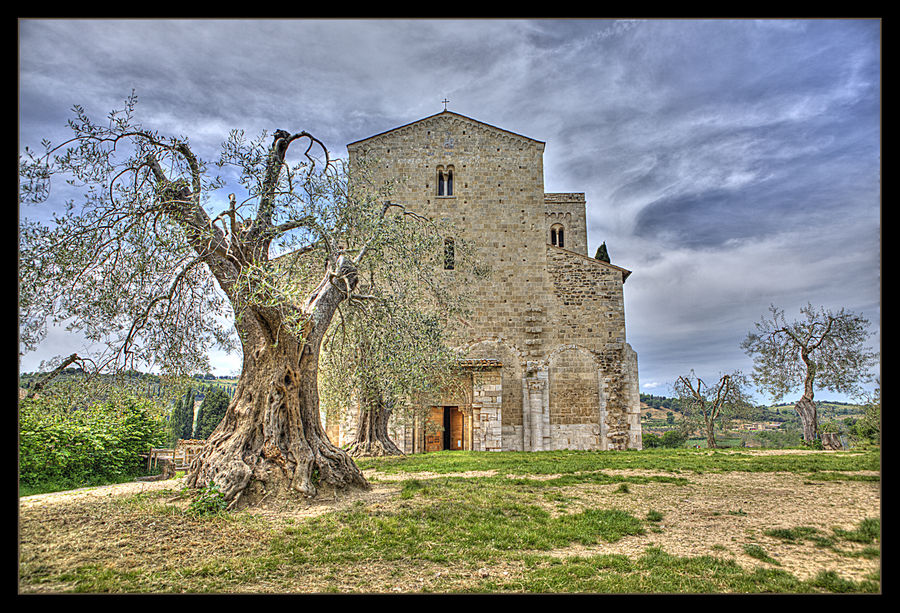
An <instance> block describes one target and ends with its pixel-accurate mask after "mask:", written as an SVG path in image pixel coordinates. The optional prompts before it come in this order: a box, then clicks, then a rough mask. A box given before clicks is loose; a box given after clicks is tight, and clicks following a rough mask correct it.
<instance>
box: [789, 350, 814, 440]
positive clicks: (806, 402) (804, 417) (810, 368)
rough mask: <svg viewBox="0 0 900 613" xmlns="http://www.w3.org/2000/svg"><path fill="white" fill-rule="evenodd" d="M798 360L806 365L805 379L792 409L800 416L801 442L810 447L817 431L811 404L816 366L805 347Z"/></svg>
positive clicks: (812, 404)
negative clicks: (800, 393) (800, 394)
mask: <svg viewBox="0 0 900 613" xmlns="http://www.w3.org/2000/svg"><path fill="white" fill-rule="evenodd" d="M800 358H801V359H802V360H803V362H804V364H806V378H805V380H804V382H803V396H801V397H800V400H798V401H797V404H796V405H794V408H795V409H796V410H797V414H798V415H800V424H801V426H802V427H803V441H804V442H805V443H806V444H807V445H811V444H813V443H814V442H815V440H816V437H817V435H818V429H819V424H818V420H817V417H816V403H814V402H813V394H814V387H813V386H814V383H815V379H816V365H815V362H813V361H812V359H811V358H810V356H809V351H808V350H807V349H806V348H805V347H804V348H803V349H801V351H800Z"/></svg>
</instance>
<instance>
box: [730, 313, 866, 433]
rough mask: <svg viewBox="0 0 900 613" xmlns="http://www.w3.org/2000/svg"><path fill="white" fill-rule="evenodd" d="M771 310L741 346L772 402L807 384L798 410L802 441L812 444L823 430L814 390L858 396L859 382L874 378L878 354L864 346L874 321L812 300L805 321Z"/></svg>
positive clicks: (755, 376)
mask: <svg viewBox="0 0 900 613" xmlns="http://www.w3.org/2000/svg"><path fill="white" fill-rule="evenodd" d="M769 313H770V315H769V317H768V318H763V319H762V320H761V321H759V322H757V323H756V331H754V332H750V333H749V334H747V337H746V338H745V339H744V341H743V342H742V343H741V347H742V348H743V349H744V351H745V352H746V353H747V354H748V355H750V356H751V357H752V358H753V361H754V367H753V381H754V383H755V384H756V385H757V386H758V387H760V388H761V389H763V390H764V391H766V392H768V393H770V394H771V395H772V397H773V402H777V401H779V400H780V399H781V398H783V397H784V396H785V395H786V394H788V393H790V392H791V391H792V390H794V389H796V388H797V387H798V386H800V385H802V387H803V394H802V396H801V397H800V400H798V401H797V403H796V405H795V409H796V410H797V413H798V414H799V416H800V421H801V424H802V427H803V440H804V442H805V443H807V444H812V443H813V442H814V441H815V440H816V437H817V430H818V422H817V417H816V405H815V402H813V397H814V393H815V389H816V388H817V387H818V388H824V389H828V390H831V391H836V392H842V393H848V394H859V393H860V392H861V389H860V384H861V383H864V382H867V381H870V380H871V379H872V375H871V373H870V372H869V369H870V368H871V367H872V366H873V365H874V364H875V363H876V361H877V355H876V354H875V353H873V352H872V351H869V350H868V349H867V348H866V347H865V346H864V344H865V342H866V340H867V339H868V337H869V336H870V332H869V331H868V326H869V321H868V320H867V319H865V318H864V317H862V316H861V315H857V314H855V313H852V312H849V311H846V310H845V309H841V310H840V311H837V312H834V311H831V310H828V309H824V308H819V309H817V308H815V307H813V306H812V305H811V304H807V305H806V306H804V307H802V308H801V309H800V313H801V314H802V315H803V317H802V318H801V319H798V320H795V321H792V322H790V323H789V322H787V321H786V319H785V316H784V311H783V310H782V309H779V308H777V307H775V306H774V305H772V306H770V307H769Z"/></svg>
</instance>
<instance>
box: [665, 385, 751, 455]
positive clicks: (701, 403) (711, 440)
mask: <svg viewBox="0 0 900 613" xmlns="http://www.w3.org/2000/svg"><path fill="white" fill-rule="evenodd" d="M674 388H675V393H676V394H677V395H678V400H679V402H680V405H681V407H682V411H683V412H684V413H685V415H686V416H687V417H689V418H693V419H695V420H696V421H697V422H698V423H699V424H700V426H701V427H702V428H703V430H704V432H705V433H706V446H707V447H709V448H710V449H715V448H716V446H717V445H716V433H715V427H716V424H717V423H718V424H720V425H721V424H723V423H724V422H726V421H727V420H729V419H733V418H736V417H740V416H741V415H742V414H744V413H746V412H747V410H748V409H749V406H750V405H749V402H748V401H747V397H746V389H747V380H746V377H744V376H743V375H742V374H741V373H740V372H733V373H728V374H724V375H722V376H720V377H719V380H718V381H717V382H716V383H715V384H713V385H709V384H707V383H706V382H705V381H703V379H701V378H700V377H698V376H697V375H696V374H694V371H693V370H692V371H691V372H690V374H689V375H682V376H680V377H678V380H677V381H676V382H675V385H674Z"/></svg>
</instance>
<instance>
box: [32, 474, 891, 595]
mask: <svg viewBox="0 0 900 613" xmlns="http://www.w3.org/2000/svg"><path fill="white" fill-rule="evenodd" d="M604 472H607V473H609V474H619V475H653V474H657V473H653V472H649V471H635V470H629V471H624V470H622V471H604ZM485 474H490V473H485ZM854 474H857V475H858V474H862V473H858V472H857V473H854ZM366 476H367V478H369V479H370V481H371V482H372V486H373V487H372V489H371V490H370V491H368V492H364V493H356V494H352V495H348V494H342V495H340V496H339V497H338V498H337V499H334V500H323V501H318V502H315V503H312V504H309V505H307V506H304V507H299V508H298V507H296V506H295V507H293V508H292V509H291V510H290V511H285V509H284V508H279V507H275V506H265V505H262V506H260V507H257V508H254V509H253V510H252V511H251V512H252V513H253V514H254V515H260V516H266V517H267V519H270V520H278V521H279V522H280V521H291V520H296V519H299V518H302V517H304V516H311V515H315V514H318V513H324V512H327V511H330V510H335V509H338V508H343V507H346V506H348V505H351V504H353V503H354V502H356V501H358V500H361V499H362V500H363V501H365V502H366V503H367V504H372V505H378V506H380V507H383V508H387V509H389V508H390V507H391V506H392V505H394V504H397V503H398V502H399V497H398V493H399V484H398V483H397V481H398V480H400V479H409V478H417V479H427V478H429V477H434V476H448V475H430V474H427V473H416V474H410V473H404V474H403V475H401V476H392V475H387V474H379V473H377V472H374V471H367V472H366ZM468 476H471V477H477V476H478V474H476V473H471V474H469V475H468ZM667 476H671V475H670V474H669V475H667ZM683 476H686V477H687V478H688V481H689V483H688V484H687V485H677V486H676V485H672V484H668V483H658V482H650V483H646V484H635V483H629V484H628V490H629V491H628V493H627V494H621V493H616V490H617V488H618V484H610V485H579V486H572V487H570V488H567V489H566V495H567V496H568V497H569V499H570V503H569V504H568V506H567V509H566V512H576V511H577V510H578V507H585V508H587V507H592V508H615V509H621V510H623V511H628V512H630V513H632V514H633V515H634V516H635V517H638V518H641V519H643V518H644V517H646V515H647V513H648V512H649V511H651V510H652V511H656V512H657V513H659V514H661V515H662V520H661V521H660V522H659V523H658V524H657V525H658V530H648V531H647V532H646V534H643V535H640V536H627V537H624V538H622V539H621V540H619V541H618V542H615V543H604V544H600V545H593V546H582V545H577V546H576V545H573V546H571V547H567V548H564V549H559V550H556V551H554V552H552V555H556V556H572V555H596V554H624V555H627V556H629V557H638V556H640V555H641V554H642V553H643V552H644V551H645V550H646V549H647V548H648V547H651V546H657V547H660V548H662V549H663V550H664V551H666V552H667V553H670V554H673V555H677V556H699V555H715V556H719V557H726V558H733V559H734V560H735V561H736V562H737V563H738V564H740V565H741V566H744V567H746V568H753V567H756V566H765V567H768V568H773V567H774V566H773V565H772V563H770V562H763V561H760V560H758V559H755V558H753V557H751V556H749V555H747V554H746V553H745V552H744V546H745V545H747V544H756V545H759V546H761V547H762V548H763V549H764V550H765V552H766V553H767V554H768V555H769V556H771V557H772V558H774V559H775V560H777V562H778V566H777V568H780V569H782V570H784V571H787V572H789V573H791V574H793V575H794V576H796V577H797V578H798V579H809V578H811V577H813V576H815V575H817V574H818V573H820V572H821V571H823V570H832V571H834V572H836V573H837V574H839V575H840V576H841V577H843V578H845V579H851V580H853V581H860V580H863V579H866V578H867V577H868V576H870V575H871V574H872V573H873V572H875V571H877V570H878V569H879V567H880V564H881V562H880V559H879V558H876V559H867V558H863V557H850V556H847V555H841V554H840V553H838V552H835V551H833V550H831V549H828V548H822V547H815V546H814V545H812V544H811V543H810V542H808V541H797V542H795V543H790V542H785V541H783V540H781V539H777V538H774V537H770V536H766V535H765V534H764V532H765V531H766V530H770V529H773V528H797V527H801V526H803V527H812V528H818V529H819V530H821V531H822V532H823V533H824V534H826V535H830V534H831V533H832V529H833V528H842V529H844V530H853V529H854V528H856V527H857V526H858V524H859V522H861V521H862V520H864V519H870V518H880V517H881V483H880V481H821V482H819V481H817V482H810V481H808V480H807V479H806V478H805V477H804V476H803V475H797V474H793V473H742V472H730V473H724V474H718V473H717V474H711V473H710V474H694V473H689V474H685V475H683ZM182 486H183V479H173V480H168V481H160V482H149V483H148V482H135V483H125V484H119V485H111V486H103V487H96V488H86V489H83V490H75V491H71V492H61V493H53V494H40V495H35V496H28V497H23V498H21V499H20V503H19V516H20V535H21V534H22V526H23V525H26V524H27V525H28V526H31V527H30V528H29V529H28V534H27V535H26V536H27V538H25V539H24V541H22V542H20V561H21V559H22V555H23V554H24V555H25V558H28V557H29V556H31V557H32V558H33V557H35V556H40V555H41V554H40V553H38V552H37V551H36V550H38V549H40V550H43V551H44V552H45V554H44V555H46V552H47V551H51V550H52V549H53V544H52V543H49V542H47V543H42V542H40V539H41V538H42V537H40V536H38V535H36V534H35V533H34V526H35V525H36V524H35V522H38V523H39V520H38V516H47V517H52V516H59V514H61V513H64V509H65V508H66V507H71V506H73V505H74V506H76V507H81V508H89V507H92V506H94V505H92V503H93V502H96V503H102V502H103V501H111V500H113V499H116V498H119V497H122V496H129V495H133V494H137V493H140V492H148V491H153V490H157V489H173V490H176V491H177V490H179V489H180V488H181V487H182ZM548 505H550V503H548ZM548 508H551V509H552V505H550V506H548ZM247 537H249V535H244V536H243V537H237V538H247ZM251 540H252V539H251ZM877 546H880V542H879V543H877ZM839 547H840V549H842V550H844V551H853V550H854V549H859V548H861V547H863V546H862V545H855V544H853V543H847V542H844V541H842V542H841V543H840V545H839ZM86 553H87V552H86ZM45 587H48V586H45Z"/></svg>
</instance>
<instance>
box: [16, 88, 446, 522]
mask: <svg viewBox="0 0 900 613" xmlns="http://www.w3.org/2000/svg"><path fill="white" fill-rule="evenodd" d="M135 107H136V97H135V96H133V95H132V96H131V97H129V98H128V99H127V100H126V102H125V105H124V108H123V109H122V110H119V111H114V112H112V113H110V115H109V117H108V118H107V121H105V122H103V123H100V122H95V121H93V120H92V119H91V118H90V117H88V116H87V115H86V113H85V112H84V111H83V109H81V108H79V107H75V109H74V114H75V117H74V118H73V119H71V120H70V121H69V127H70V128H71V131H72V137H71V138H70V139H69V140H67V141H65V142H62V143H59V144H54V143H50V142H48V141H44V142H43V143H41V146H40V149H39V150H34V149H28V148H26V150H25V151H24V153H23V154H22V155H20V159H19V174H20V190H19V194H20V202H21V203H23V204H34V205H39V204H40V203H46V202H49V201H52V200H53V199H52V198H51V192H50V189H51V186H54V187H55V186H56V185H57V184H58V181H59V180H60V179H64V180H66V181H67V183H68V184H69V185H70V188H69V189H74V188H77V189H80V190H82V193H81V195H80V197H79V198H78V199H77V200H76V199H72V200H70V201H69V202H68V204H67V210H66V211H65V213H64V214H63V215H59V216H56V217H54V218H53V220H52V222H50V223H49V224H46V223H41V222H39V221H30V220H28V219H24V220H23V221H22V223H21V224H20V243H19V249H20V274H19V279H20V282H19V310H20V338H21V341H22V344H23V346H25V347H26V349H29V348H32V347H34V346H35V344H36V343H38V342H39V341H40V339H41V338H42V337H43V335H44V334H45V333H46V325H47V322H65V323H66V324H67V325H68V326H69V327H70V328H71V329H73V330H75V331H78V332H80V333H81V334H82V335H84V337H86V338H87V339H88V340H89V341H93V342H94V343H97V344H98V345H99V346H100V347H101V348H102V350H101V351H100V352H99V353H100V354H101V358H102V360H101V359H99V358H98V362H97V363H98V364H99V365H100V366H102V367H106V368H113V367H116V366H118V367H122V366H124V365H127V366H128V367H131V368H136V367H143V368H160V369H165V370H167V371H169V370H171V371H173V372H183V373H188V372H197V371H200V372H205V371H206V367H207V364H208V362H207V358H206V356H207V354H208V351H209V349H211V348H213V347H231V346H234V345H237V346H238V347H239V349H240V350H241V353H242V367H241V374H240V380H239V382H238V384H237V388H236V390H235V393H234V397H233V399H232V401H231V402H230V404H229V406H228V410H227V411H226V413H225V416H224V418H223V419H222V421H221V422H220V423H219V425H218V427H217V428H216V429H215V431H214V432H213V433H212V434H211V435H210V437H209V439H208V442H207V445H206V447H205V448H204V450H203V451H202V453H201V454H200V455H199V457H198V458H197V460H196V461H195V463H194V464H193V466H192V469H191V472H190V474H189V476H188V485H190V486H194V487H205V486H208V485H213V484H214V485H215V486H217V487H218V488H219V490H220V491H222V492H223V493H224V495H225V498H226V499H227V500H229V501H230V504H231V505H232V506H236V505H237V504H238V503H239V501H240V500H241V498H242V497H243V502H241V503H240V504H242V505H243V504H244V503H246V502H248V501H253V500H256V499H258V498H260V497H262V496H263V495H264V492H265V493H266V494H267V495H271V494H273V493H274V492H284V493H290V492H299V493H301V494H302V495H305V496H309V497H312V496H315V495H316V494H317V492H318V491H319V490H320V489H321V488H322V487H326V488H328V489H341V488H367V487H368V483H367V481H366V479H365V478H364V476H363V474H362V472H361V471H360V470H359V469H358V467H357V466H356V465H355V464H354V462H353V461H352V459H351V458H350V457H349V456H348V455H347V453H345V452H344V451H342V450H341V449H339V448H337V447H335V446H334V445H333V444H332V443H331V442H330V441H329V440H328V438H327V436H326V435H325V432H324V429H323V427H322V424H321V420H320V417H319V395H318V389H317V382H318V369H319V355H320V350H321V345H322V341H323V339H324V337H325V335H326V332H327V331H328V329H329V326H330V325H331V323H332V320H333V318H334V316H335V314H336V313H337V312H338V309H339V307H340V306H341V305H345V304H349V303H355V302H361V301H366V300H369V299H371V296H368V295H366V294H365V293H362V292H361V291H359V285H360V271H361V270H362V268H363V267H364V266H365V264H366V262H367V258H369V257H370V256H372V255H374V254H381V255H380V256H379V257H380V259H381V261H387V260H389V259H392V258H393V261H395V262H396V265H397V266H401V264H402V265H403V266H405V267H407V268H410V269H421V270H422V271H423V272H422V273H421V275H420V276H421V277H423V278H427V276H428V274H429V273H430V271H432V270H433V269H434V261H433V260H434V257H437V256H438V255H439V254H440V253H441V248H442V245H443V237H442V236H440V235H439V233H438V229H437V226H435V225H434V224H430V223H428V222H427V220H424V219H422V218H420V217H419V216H417V215H415V214H413V213H412V212H410V211H407V210H406V209H405V207H403V206H402V205H401V204H398V203H393V202H390V200H389V199H388V198H387V196H388V195H389V191H388V190H385V189H382V187H383V186H375V185H369V184H368V183H367V182H366V181H365V178H364V177H363V176H357V177H354V178H348V173H347V172H346V171H345V170H344V167H343V166H342V165H341V164H340V163H339V161H337V160H333V159H331V157H330V156H329V155H328V152H327V150H326V149H325V147H324V145H323V144H322V143H321V142H320V141H319V140H318V139H316V138H315V137H314V136H313V135H312V134H310V133H308V132H305V131H299V132H288V131H284V130H276V131H275V132H274V133H271V134H267V133H263V134H262V135H261V136H259V137H258V138H254V139H249V140H248V139H247V138H246V137H245V136H244V134H243V133H242V132H240V131H232V132H231V133H230V134H229V135H228V136H227V138H226V140H225V142H224V143H223V146H222V151H221V155H220V157H219V159H218V160H217V161H216V162H215V163H214V164H212V165H211V163H210V162H208V161H206V160H204V159H201V157H199V156H198V155H197V154H196V152H195V151H194V150H193V148H192V146H191V142H190V141H189V139H188V138H186V137H183V136H164V135H161V134H160V133H158V132H157V131H153V130H150V129H147V128H144V127H143V126H142V125H141V124H140V123H138V122H137V120H136V118H135ZM214 169H218V170H217V171H219V172H223V173H231V175H230V176H234V177H235V179H234V181H233V183H234V184H237V189H235V190H234V193H230V194H229V195H228V197H227V200H226V199H225V198H222V197H217V192H218V191H219V190H220V189H221V188H222V187H224V186H226V185H232V183H228V182H226V180H225V179H224V178H222V177H220V176H219V175H216V174H213V172H212V171H213V170H214ZM229 191H230V189H229ZM210 209H213V212H210ZM215 210H218V212H217V213H216V212H215ZM23 217H25V216H24V215H23ZM429 254H431V255H432V256H434V257H431V258H429ZM298 279H300V280H299V281H298ZM235 331H236V332H237V334H236V335H235V334H234V332H235ZM235 338H236V339H237V341H235V340H234V339H235ZM276 495H277V494H276Z"/></svg>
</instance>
